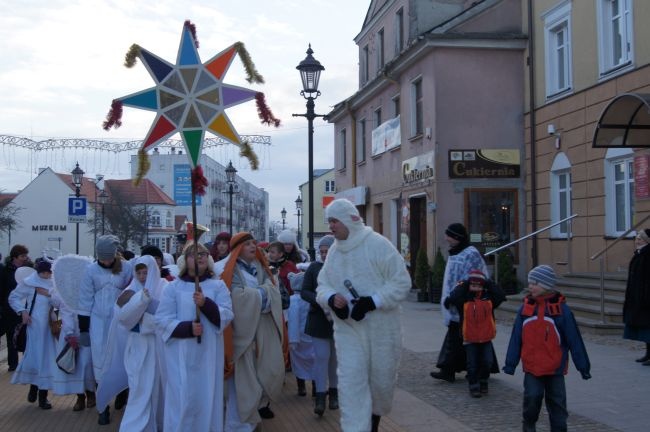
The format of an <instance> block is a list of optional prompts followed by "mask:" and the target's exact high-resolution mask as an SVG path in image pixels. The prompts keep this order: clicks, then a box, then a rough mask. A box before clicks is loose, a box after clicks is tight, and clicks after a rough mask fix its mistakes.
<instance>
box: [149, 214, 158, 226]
mask: <svg viewBox="0 0 650 432" xmlns="http://www.w3.org/2000/svg"><path fill="white" fill-rule="evenodd" d="M149 226H150V227H160V212H159V211H158V210H154V211H153V212H151V216H150V218H149Z"/></svg>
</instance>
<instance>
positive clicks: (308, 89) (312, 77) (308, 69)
mask: <svg viewBox="0 0 650 432" xmlns="http://www.w3.org/2000/svg"><path fill="white" fill-rule="evenodd" d="M313 53H314V51H312V49H311V44H309V48H308V49H307V57H305V59H304V60H303V61H301V62H300V64H299V65H298V66H296V69H298V70H299V71H300V78H302V91H301V92H300V95H301V96H302V97H304V98H305V99H307V112H306V113H305V114H293V116H294V117H305V118H307V124H308V127H307V135H308V137H309V227H308V228H309V231H308V233H307V236H308V238H309V247H308V248H307V252H309V257H310V259H311V260H312V261H314V260H315V259H316V251H315V250H314V119H315V118H316V117H325V116H324V115H321V114H316V113H314V99H316V98H317V97H318V96H320V91H318V80H319V79H320V73H321V71H324V70H325V67H323V65H321V64H320V62H319V61H318V60H316V59H315V58H314V57H313V56H312V54H313Z"/></svg>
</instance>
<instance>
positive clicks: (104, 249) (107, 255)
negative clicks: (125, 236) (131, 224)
mask: <svg viewBox="0 0 650 432" xmlns="http://www.w3.org/2000/svg"><path fill="white" fill-rule="evenodd" d="M119 245H120V239H118V238H117V237H115V236H114V235H110V234H109V235H103V236H99V237H97V246H95V250H96V251H97V259H98V260H109V259H112V258H115V253H116V252H117V249H118V247H119Z"/></svg>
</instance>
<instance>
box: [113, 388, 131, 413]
mask: <svg viewBox="0 0 650 432" xmlns="http://www.w3.org/2000/svg"><path fill="white" fill-rule="evenodd" d="M128 401H129V389H126V390H122V391H121V392H120V393H118V395H117V396H115V409H116V410H120V409H122V408H123V407H124V405H126V404H127V402H128Z"/></svg>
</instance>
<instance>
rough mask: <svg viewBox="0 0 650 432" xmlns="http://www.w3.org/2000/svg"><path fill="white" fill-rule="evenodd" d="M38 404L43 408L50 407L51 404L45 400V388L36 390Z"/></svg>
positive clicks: (47, 408)
mask: <svg viewBox="0 0 650 432" xmlns="http://www.w3.org/2000/svg"><path fill="white" fill-rule="evenodd" d="M38 406H39V408H41V409H44V410H49V409H52V404H51V403H50V401H48V400H47V390H39V391H38Z"/></svg>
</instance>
